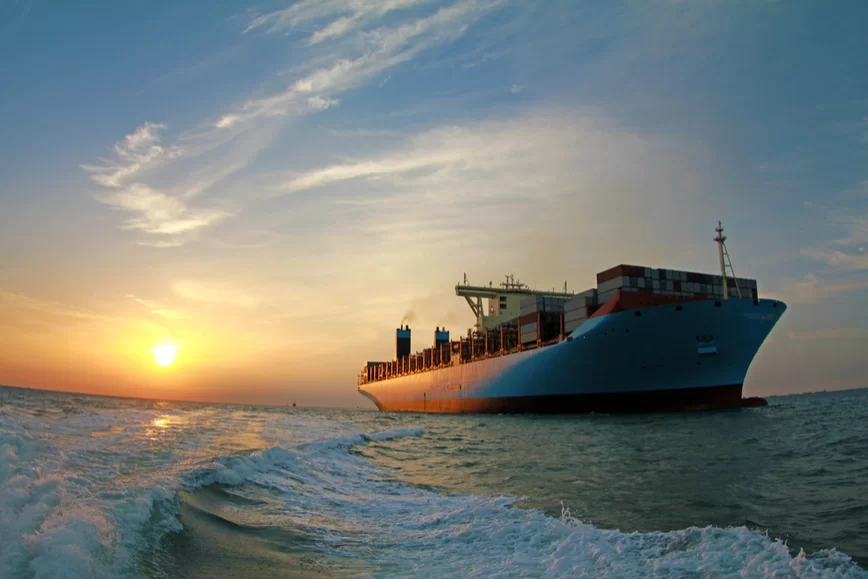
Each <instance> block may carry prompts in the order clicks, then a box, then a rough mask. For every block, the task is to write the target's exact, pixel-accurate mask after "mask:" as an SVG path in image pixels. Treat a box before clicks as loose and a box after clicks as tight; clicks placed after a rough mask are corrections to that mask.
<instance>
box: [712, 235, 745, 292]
mask: <svg viewBox="0 0 868 579" xmlns="http://www.w3.org/2000/svg"><path fill="white" fill-rule="evenodd" d="M714 231H715V232H717V237H715V238H714V241H716V242H717V251H718V255H719V256H720V274H721V276H723V299H725V300H726V299H729V284H727V283H726V266H727V265H729V270H730V271H731V272H732V279H736V277H735V268H734V267H732V260H731V259H730V258H729V251H727V249H726V236H725V235H724V234H723V223H721V222H720V221H718V222H717V228H716V229H715V230H714ZM735 293H736V294H737V295H738V297H739V298H741V289H739V287H738V282H737V281H736V282H735Z"/></svg>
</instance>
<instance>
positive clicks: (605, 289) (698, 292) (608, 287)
mask: <svg viewBox="0 0 868 579" xmlns="http://www.w3.org/2000/svg"><path fill="white" fill-rule="evenodd" d="M726 281H727V285H728V286H729V297H730V298H736V297H738V296H739V292H740V293H741V297H742V298H754V299H756V298H757V282H756V280H753V279H746V278H727V280H726ZM736 284H737V285H738V290H739V291H738V292H737V291H736ZM597 289H598V291H599V294H598V303H599V304H604V303H606V302H607V301H608V300H610V299H611V298H612V297H614V296H615V295H616V294H617V293H618V292H649V293H655V294H662V295H671V296H683V297H687V298H699V299H703V298H706V299H720V298H722V297H723V278H722V277H721V276H719V275H712V274H707V273H697V272H690V271H677V270H672V269H662V268H661V269H654V268H650V267H641V266H636V265H617V266H615V267H613V268H610V269H607V270H606V271H603V272H600V273H598V274H597Z"/></svg>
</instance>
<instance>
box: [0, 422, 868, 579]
mask: <svg viewBox="0 0 868 579" xmlns="http://www.w3.org/2000/svg"><path fill="white" fill-rule="evenodd" d="M0 410H2V415H0V418H2V419H3V420H2V421H0V521H2V523H3V524H2V525H0V569H3V570H5V571H7V572H8V574H9V575H10V576H12V577H19V576H20V577H40V578H41V577H82V576H89V577H111V576H123V575H132V576H138V575H141V574H142V572H141V567H140V565H141V560H142V556H143V554H146V553H148V552H149V551H153V550H154V549H158V548H159V547H160V545H161V543H162V542H163V541H164V539H165V538H166V537H168V536H171V535H173V534H175V533H178V532H180V531H181V530H182V526H181V522H180V518H181V511H182V507H183V506H184V504H189V505H192V506H194V507H195V508H196V509H197V511H196V512H197V513H199V514H201V515H203V516H204V515H208V516H209V517H210V518H209V520H213V521H214V522H215V524H219V525H220V526H223V527H226V528H230V527H231V529H233V532H238V533H245V534H250V535H253V534H256V532H257V530H258V529H264V528H268V529H274V534H273V536H274V537H284V536H286V537H303V538H304V539H305V540H304V548H306V549H312V550H315V551H316V552H317V554H319V555H321V556H322V558H323V559H325V560H327V561H329V562H330V563H329V564H330V565H331V566H332V567H331V568H332V569H340V568H341V566H342V564H344V563H347V562H349V561H353V562H355V561H364V563H365V565H364V569H365V571H364V573H367V574H368V575H371V576H394V575H398V576H417V577H434V576H436V577H449V576H455V577H562V576H593V577H689V576H695V577H698V576H709V575H711V576H747V577H780V576H785V577H805V578H808V577H842V578H843V577H847V578H849V577H868V573H866V572H865V571H863V570H862V569H860V568H859V567H858V566H857V565H856V564H855V563H854V562H853V561H852V560H851V559H850V558H849V557H848V556H847V555H845V554H843V553H840V552H838V551H835V550H834V549H830V550H824V551H819V552H817V553H814V554H810V555H809V554H806V553H804V552H800V553H798V554H795V555H793V554H792V553H791V552H790V550H789V548H788V547H787V545H786V544H785V543H783V542H781V541H779V540H776V539H773V538H770V537H768V536H767V535H765V534H763V533H759V532H757V531H753V530H750V529H747V528H745V527H738V528H718V527H705V528H694V527H691V528H688V529H683V530H678V531H671V532H658V533H624V532H620V531H618V530H606V529H598V528H596V527H594V526H592V525H589V524H586V523H584V522H582V521H581V520H579V519H577V518H575V517H573V516H572V515H571V514H570V512H569V511H568V510H566V509H565V510H564V511H563V512H562V514H561V516H560V517H551V516H548V515H546V514H545V513H543V512H540V511H535V510H530V509H522V508H518V507H517V506H516V503H517V502H518V501H519V500H521V499H520V498H517V497H482V496H476V495H472V494H447V493H443V492H439V491H438V490H436V489H432V488H430V487H425V486H420V485H412V484H409V483H407V482H405V481H402V480H400V479H399V478H397V477H396V473H395V472H394V471H391V470H388V469H385V468H382V467H379V466H377V465H375V464H373V463H372V462H370V461H369V460H367V459H366V458H365V457H364V456H362V454H361V453H359V452H357V451H356V450H355V449H356V448H357V447H358V446H360V445H365V444H387V443H389V441H393V440H398V439H402V438H407V437H421V436H424V434H425V431H424V430H423V429H421V428H402V429H392V430H381V431H374V432H353V431H352V430H353V429H354V428H355V427H349V426H347V425H343V424H340V423H337V422H336V421H335V420H333V419H330V418H329V419H325V418H322V417H319V418H317V417H308V418H305V417H301V416H298V415H291V416H287V417H285V418H284V417H281V416H280V415H273V416H269V418H268V428H270V429H272V430H273V432H274V433H275V434H274V436H275V437H276V436H278V434H279V433H280V431H281V429H284V430H286V431H287V432H286V433H284V434H282V436H283V438H282V439H277V440H279V443H278V444H275V445H273V446H270V447H268V448H265V449H263V450H257V451H253V452H249V451H248V452H228V453H222V454H221V453H219V452H217V453H215V452H211V451H210V450H209V449H213V448H223V447H221V446H220V445H219V444H218V443H219V441H220V440H223V439H221V438H220V437H221V436H227V437H228V438H229V439H231V438H232V433H233V432H245V430H243V429H244V428H246V426H245V425H246V423H247V422H248V421H249V420H251V418H250V416H249V413H248V414H244V413H242V414H239V415H237V416H235V417H233V416H231V415H230V416H228V417H227V416H224V415H222V414H216V415H215V413H214V412H210V411H209V414H208V415H207V420H205V419H204V418H202V419H201V420H199V421H198V422H197V421H196V420H192V419H190V418H189V417H186V418H183V417H179V416H180V415H178V416H175V415H172V414H171V412H173V411H169V414H167V411H166V410H165V409H141V408H136V409H126V410H119V411H117V412H115V411H109V410H105V409H100V410H99V411H98V412H97V413H96V414H90V413H86V412H82V413H76V414H74V415H67V416H65V417H64V418H63V419H62V422H58V420H57V419H55V418H47V417H44V416H34V415H33V414H32V413H18V411H12V410H9V409H5V408H4V409H0ZM187 414H191V413H187ZM192 414H195V413H192ZM196 416H199V415H198V414H196ZM158 417H159V421H160V424H162V425H163V426H160V427H159V428H158V427H155V426H154V423H155V422H156V419H157V418H158ZM176 419H177V424H178V426H177V428H175V427H174V426H172V425H174V424H175V422H173V421H175V420H176ZM185 420H186V421H187V422H184V421H185ZM209 421H211V422H209ZM166 425H169V426H166ZM176 430H177V432H176ZM331 434H336V436H331ZM324 435H325V436H324ZM269 439H270V440H271V438H269ZM291 440H296V441H298V443H297V444H292V443H291V442H290V441H291ZM221 444H222V443H221ZM208 445H211V446H208ZM228 490H231V492H228ZM185 493H193V494H197V493H198V495H197V496H196V497H193V498H192V499H191V498H189V497H185ZM205 494H207V495H208V496H204V495H205ZM185 501H187V502H185ZM194 503H195V504H194ZM212 515H213V516H212Z"/></svg>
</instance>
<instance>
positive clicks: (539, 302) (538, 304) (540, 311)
mask: <svg viewBox="0 0 868 579" xmlns="http://www.w3.org/2000/svg"><path fill="white" fill-rule="evenodd" d="M566 303H567V299H566V298H559V297H554V296H540V295H537V296H528V297H526V298H524V299H523V300H521V304H520V305H519V313H520V317H519V320H520V322H521V335H520V336H519V339H520V341H521V343H522V344H530V343H534V342H536V341H537V340H538V339H539V338H540V328H539V327H537V326H538V324H537V318H538V317H539V318H541V319H542V322H543V324H544V326H546V327H548V326H551V325H552V323H553V320H554V319H555V318H558V317H559V315H560V312H562V311H564V305H565V304H566ZM558 324H560V321H559V320H558ZM543 338H547V337H546V336H543Z"/></svg>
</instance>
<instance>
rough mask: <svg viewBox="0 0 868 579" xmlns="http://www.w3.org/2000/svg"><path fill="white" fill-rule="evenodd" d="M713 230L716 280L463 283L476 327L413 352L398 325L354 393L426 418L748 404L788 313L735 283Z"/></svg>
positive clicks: (633, 277) (659, 273)
mask: <svg viewBox="0 0 868 579" xmlns="http://www.w3.org/2000/svg"><path fill="white" fill-rule="evenodd" d="M716 233H717V237H716V238H715V242H717V244H718V248H719V259H720V265H721V272H720V274H719V275H717V274H706V273H698V272H688V271H679V270H672V269H662V268H650V267H644V266H635V265H624V264H622V265H617V266H614V267H612V268H609V269H607V270H605V271H602V272H600V273H598V274H597V287H595V288H591V289H588V290H586V291H583V292H581V293H571V292H568V291H566V284H565V286H564V291H554V290H552V291H540V290H533V289H531V288H529V287H528V286H526V285H525V284H522V283H521V282H518V281H515V279H514V278H512V277H511V276H507V278H506V280H505V281H504V282H503V283H501V284H500V285H499V286H494V285H493V284H489V285H488V286H475V285H471V284H468V283H467V278H466V276H465V279H464V283H459V284H457V285H456V286H455V293H456V295H457V296H459V297H464V298H465V300H466V301H467V302H468V304H469V305H470V308H471V310H472V311H473V314H474V316H475V318H476V324H475V326H474V328H473V329H471V330H469V331H468V332H467V335H466V336H462V337H460V338H458V339H451V337H450V334H449V332H448V331H446V330H445V329H444V328H439V327H438V328H437V329H436V330H435V335H434V340H433V343H432V345H431V346H430V347H428V348H425V349H423V350H422V351H419V352H416V353H411V346H410V344H411V330H410V328H409V327H405V326H403V325H402V326H401V327H400V328H399V329H398V330H397V333H396V356H395V358H394V359H393V360H389V361H381V362H368V363H367V364H366V365H365V367H364V368H363V370H362V372H361V373H360V375H359V380H358V382H359V383H358V389H359V392H360V393H362V394H363V395H365V396H367V397H368V398H370V399H371V400H373V401H374V403H375V404H376V405H377V406H378V407H379V408H380V409H381V410H399V411H422V412H588V411H605V412H617V411H643V410H678V409H700V408H731V407H737V406H741V405H742V404H743V401H742V384H743V382H744V377H745V375H746V373H747V369H748V367H749V365H750V363H751V361H752V359H753V357H754V355H755V354H756V352H757V351H758V350H759V347H760V346H761V344H762V342H763V341H764V340H765V338H766V336H767V335H768V333H769V332H770V331H771V329H772V328H773V327H774V325H775V323H776V322H777V320H778V319H779V318H780V316H781V315H782V314H783V312H784V310H785V309H786V306H785V304H783V303H782V302H780V301H777V300H767V299H760V298H759V296H758V291H757V282H756V280H753V279H745V278H737V277H735V275H734V271H733V270H732V264H731V262H729V258H728V252H727V250H726V245H725V241H726V237H725V236H724V235H723V226H722V225H721V224H718V227H717V229H716ZM729 273H732V275H729ZM483 300H487V301H488V303H487V306H486V304H484V303H483Z"/></svg>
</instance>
